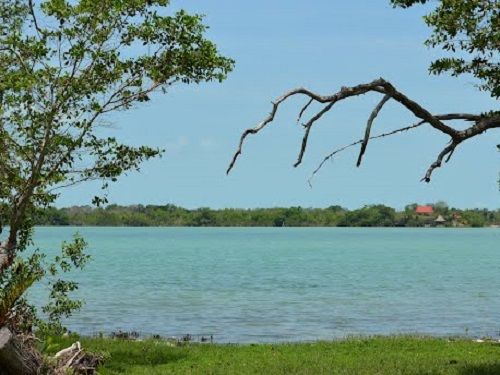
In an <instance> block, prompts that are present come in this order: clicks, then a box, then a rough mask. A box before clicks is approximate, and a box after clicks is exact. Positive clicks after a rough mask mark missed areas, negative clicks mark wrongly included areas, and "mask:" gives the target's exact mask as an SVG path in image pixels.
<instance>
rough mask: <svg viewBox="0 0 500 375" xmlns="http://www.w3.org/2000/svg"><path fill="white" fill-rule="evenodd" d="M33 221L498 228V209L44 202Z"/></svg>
mask: <svg viewBox="0 0 500 375" xmlns="http://www.w3.org/2000/svg"><path fill="white" fill-rule="evenodd" d="M33 219H34V223H35V225H38V226H93V227H105V226H108V227H407V228H414V227H459V228H462V227H477V228H480V227H500V209H494V210H488V209H477V208H476V209H457V208H453V207H448V206H447V205H446V203H444V202H438V203H436V204H434V205H425V206H419V205H417V204H416V203H414V204H410V205H407V206H406V207H405V209H404V210H402V211H397V210H395V209H394V208H392V207H388V206H385V205H382V204H376V205H369V206H364V207H362V208H359V209H355V210H348V209H346V208H344V207H341V206H339V205H335V206H330V207H327V208H304V207H274V208H254V209H241V208H225V209H217V210H216V209H210V208H206V207H204V208H197V209H186V208H183V207H178V206H175V205H172V204H167V205H162V206H158V205H147V206H144V205H133V206H118V205H109V206H107V207H104V208H103V207H99V208H96V207H91V206H74V207H67V208H55V207H50V208H47V209H45V210H42V211H39V212H38V213H37V215H36V216H35V217H34V218H33Z"/></svg>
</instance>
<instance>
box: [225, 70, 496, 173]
mask: <svg viewBox="0 0 500 375" xmlns="http://www.w3.org/2000/svg"><path fill="white" fill-rule="evenodd" d="M369 92H377V93H380V94H383V95H384V97H383V99H382V100H381V101H380V103H379V104H378V105H377V106H376V107H375V109H374V110H373V111H372V113H371V115H370V117H369V119H368V122H367V125H366V128H365V136H364V138H363V139H362V140H359V141H356V142H353V143H351V144H349V145H347V146H344V147H341V148H340V149H337V150H335V151H333V152H332V153H331V154H329V155H327V156H326V157H325V158H324V159H323V161H322V162H321V163H320V165H319V166H318V167H317V168H316V170H314V172H313V173H312V175H311V178H312V177H313V176H314V175H315V174H316V173H317V172H318V171H319V170H320V169H321V167H322V166H323V165H324V164H325V162H326V161H327V160H329V159H331V158H332V157H333V156H334V155H336V154H337V153H338V152H341V151H343V150H345V149H347V148H350V147H353V146H355V145H358V144H361V149H360V153H359V156H358V161H357V165H358V166H359V165H360V163H361V161H362V157H363V155H364V153H365V152H366V147H367V144H368V142H369V140H371V139H375V138H381V137H386V136H389V135H392V134H396V133H399V132H403V131H406V130H410V129H413V128H415V127H417V126H421V125H423V124H428V125H429V126H431V127H432V128H434V129H436V130H437V131H439V132H441V133H443V134H445V135H447V136H449V137H450V145H449V146H448V147H447V148H446V149H445V150H443V152H444V151H447V152H445V153H444V154H443V155H442V156H441V157H438V159H437V160H436V162H435V163H433V165H432V166H431V167H430V168H429V170H428V172H427V173H426V177H424V180H425V181H429V180H430V176H431V174H432V171H433V170H434V169H436V168H438V167H439V166H440V165H441V163H442V160H443V158H444V157H445V156H448V157H447V159H446V161H448V160H449V159H450V157H451V155H452V154H453V151H454V150H455V148H456V146H458V145H459V144H460V143H461V142H463V141H464V140H466V139H468V138H471V137H474V136H476V135H478V134H481V133H483V132H485V131H486V130H488V129H492V128H500V113H499V112H494V113H488V114H484V115H477V114H470V113H447V114H439V115H433V114H431V113H430V112H429V111H428V110H427V109H425V108H424V107H422V106H421V105H420V104H418V103H417V102H415V101H414V100H412V99H410V98H409V97H407V96H406V95H405V94H403V93H402V92H400V91H398V90H397V89H396V88H395V87H394V86H393V85H392V84H391V83H390V82H388V81H386V80H384V79H383V78H379V79H376V80H374V81H372V82H369V83H366V84H360V85H357V86H352V87H342V88H341V89H340V91H338V92H336V93H335V94H333V95H319V94H316V93H314V92H312V91H310V90H307V89H305V88H297V89H294V90H290V91H288V92H286V93H285V94H283V95H282V96H280V97H279V98H277V100H276V101H275V102H273V103H272V105H273V107H272V110H271V112H270V113H269V115H268V116H267V117H266V118H265V119H264V120H263V121H261V122H260V123H259V124H257V126H255V127H253V128H249V129H246V130H245V131H244V132H243V133H242V135H241V137H240V141H239V144H238V148H237V150H236V152H235V153H234V155H233V158H232V159H231V162H230V163H229V167H228V168H227V171H226V173H227V174H229V173H230V172H231V170H232V169H233V168H234V165H235V163H236V161H237V159H238V157H239V156H240V155H241V153H242V149H243V145H244V143H245V141H246V138H247V137H248V136H249V135H251V134H257V133H259V132H260V131H262V130H263V129H264V128H265V127H267V126H268V125H269V124H270V123H271V122H273V121H274V118H275V116H276V113H277V111H278V109H279V106H280V105H281V104H283V103H284V102H285V101H286V100H287V99H288V98H290V97H292V96H297V95H305V96H307V97H308V98H309V100H308V101H307V103H306V104H305V105H304V106H303V107H302V108H301V110H300V112H299V115H298V119H297V121H298V122H299V121H300V119H301V118H302V116H303V115H304V113H305V112H306V111H307V109H308V108H309V107H310V105H311V104H312V103H313V102H315V101H316V102H318V103H323V104H326V105H325V106H324V107H323V109H321V110H320V111H319V112H317V113H316V114H315V115H314V116H313V117H312V118H311V119H310V120H309V121H308V122H307V123H305V124H304V125H303V126H304V136H303V138H302V143H301V146H300V150H299V154H298V158H297V161H296V162H295V163H294V167H297V166H298V165H299V164H300V163H301V162H302V159H303V156H304V154H305V151H306V147H307V142H308V139H309V135H310V131H311V129H312V127H313V125H314V124H315V123H316V121H317V120H319V119H320V118H321V117H322V116H323V115H324V114H325V113H327V112H328V111H330V110H331V109H332V107H333V106H334V105H335V103H337V102H339V101H342V100H345V99H347V98H350V97H354V96H359V95H364V94H366V93H369ZM389 99H392V100H395V101H396V102H398V103H400V104H401V105H403V106H404V107H405V108H406V109H408V110H409V111H410V112H411V113H413V115H414V116H415V117H417V118H419V119H420V121H419V122H418V123H416V124H415V125H412V126H409V127H405V128H400V129H396V130H394V131H392V132H388V133H383V134H381V135H379V136H376V137H370V133H371V128H372V125H373V121H374V120H375V118H376V117H377V116H378V113H379V112H380V110H381V109H382V107H383V106H384V105H385V103H386V102H387V101H388V100H389ZM452 120H461V121H472V122H474V124H473V125H472V126H470V127H468V128H467V129H465V130H457V129H454V128H453V127H451V126H449V125H447V124H446V123H444V122H443V121H452ZM311 178H310V179H309V182H310V180H311Z"/></svg>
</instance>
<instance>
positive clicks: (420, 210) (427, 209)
mask: <svg viewBox="0 0 500 375" xmlns="http://www.w3.org/2000/svg"><path fill="white" fill-rule="evenodd" d="M415 213H416V214H419V215H432V214H433V213H434V207H432V206H431V205H427V206H417V207H415Z"/></svg>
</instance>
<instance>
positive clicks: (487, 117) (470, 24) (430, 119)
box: [227, 0, 500, 182]
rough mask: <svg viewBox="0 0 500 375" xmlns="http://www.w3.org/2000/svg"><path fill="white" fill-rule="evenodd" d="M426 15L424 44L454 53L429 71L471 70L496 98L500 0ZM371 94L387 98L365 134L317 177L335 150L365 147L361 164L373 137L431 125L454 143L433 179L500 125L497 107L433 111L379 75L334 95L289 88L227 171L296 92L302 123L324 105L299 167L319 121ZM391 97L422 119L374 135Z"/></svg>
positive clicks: (450, 3)
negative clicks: (301, 101)
mask: <svg viewBox="0 0 500 375" xmlns="http://www.w3.org/2000/svg"><path fill="white" fill-rule="evenodd" d="M428 2H430V1H429V0H391V3H392V5H393V6H394V7H402V8H408V7H411V6H413V5H415V4H424V3H428ZM424 19H425V22H426V23H427V25H429V26H430V27H431V28H432V30H433V32H432V34H431V36H430V37H429V38H428V39H427V41H426V42H425V43H426V44H427V45H428V46H431V47H441V48H442V49H443V50H444V51H446V52H447V53H449V57H445V58H440V59H437V60H436V61H434V62H432V64H431V66H430V69H429V70H430V72H431V73H433V74H441V73H443V72H449V73H451V74H452V75H453V76H458V75H462V74H470V75H472V76H473V77H475V78H476V80H477V87H478V88H479V89H480V90H485V91H488V92H489V93H490V94H491V96H492V97H494V98H498V97H499V96H500V63H499V60H498V56H499V54H498V49H499V48H500V6H499V3H498V1H497V0H441V1H439V2H437V6H436V7H435V9H434V10H433V11H432V12H430V13H429V14H428V15H427V16H425V18H424ZM372 92H373V93H379V94H381V95H382V98H381V100H380V102H379V103H378V104H377V105H376V107H375V108H374V109H373V111H372V112H371V114H370V116H369V118H368V121H367V124H366V129H365V134H364V136H363V138H362V139H360V140H358V141H354V142H352V143H351V144H349V145H346V146H344V147H342V148H340V149H337V150H334V151H333V152H332V153H330V154H329V155H327V156H326V157H325V158H324V159H323V161H322V162H321V163H320V164H319V166H318V167H317V168H316V170H315V171H314V172H313V174H312V176H314V175H315V174H316V173H317V172H318V171H319V170H320V169H321V168H322V167H323V165H324V164H325V163H326V161H327V160H329V159H331V158H333V157H334V156H335V155H336V154H338V153H339V152H342V151H344V150H345V149H347V148H350V147H353V146H357V145H360V151H359V156H358V160H357V166H358V167H359V166H360V164H361V162H362V158H363V155H364V154H365V152H366V149H367V146H368V143H369V141H370V140H373V139H378V138H382V137H386V136H391V135H394V134H397V133H401V132H405V131H409V130H412V129H415V128H417V127H420V126H424V125H426V126H430V127H432V128H433V129H434V130H435V131H436V132H439V133H443V134H444V135H446V136H447V137H449V143H448V144H447V145H446V146H445V147H444V148H443V150H442V151H441V152H440V153H439V155H438V156H437V158H436V161H435V162H433V163H432V164H431V165H430V166H429V168H428V169H427V172H426V173H425V175H424V177H423V178H422V180H423V181H426V182H430V180H431V175H432V173H433V171H434V170H435V169H436V168H439V167H440V166H441V165H442V163H443V161H444V162H448V161H449V160H450V158H451V156H452V154H453V152H454V151H455V149H456V148H457V147H458V146H459V145H460V144H462V143H463V142H464V141H466V140H468V139H470V138H473V137H476V136H478V135H480V134H482V133H484V132H486V131H487V130H490V129H494V128H499V127H500V112H499V111H495V110H492V111H490V112H487V113H479V114H472V113H459V112H454V113H445V114H433V113H431V112H429V111H428V110H427V109H425V108H424V107H423V106H422V105H420V104H419V103H418V102H416V101H415V100H413V99H411V98H409V97H408V96H406V95H405V94H404V93H402V92H401V91H399V90H398V89H397V88H396V86H394V85H393V84H392V83H390V82H388V81H387V80H385V79H383V78H378V79H376V80H374V81H372V82H369V83H363V84H360V85H357V86H352V87H342V88H341V90H340V91H338V92H336V93H334V94H331V95H320V94H317V93H315V92H312V91H311V90H308V89H306V88H303V87H300V88H296V89H293V90H290V91H288V92H286V93H284V94H283V95H282V96H280V97H279V98H277V99H276V100H275V101H274V102H273V106H272V110H271V113H270V114H269V116H267V117H266V118H265V119H264V120H263V121H262V122H260V123H259V124H257V126H255V127H253V128H249V129H247V130H245V131H244V132H243V134H242V135H241V138H240V142H239V146H238V148H237V150H236V152H235V154H234V156H233V159H232V160H231V162H230V164H229V167H228V169H227V173H229V172H230V171H231V169H232V168H233V167H234V165H235V163H236V160H237V159H238V157H239V156H240V155H241V153H242V149H243V145H244V142H245V140H246V138H247V137H248V136H249V135H252V134H256V133H259V132H260V131H261V130H262V129H264V128H265V127H266V126H268V125H269V124H270V123H271V122H272V121H273V120H274V118H275V115H276V113H277V111H278V109H279V107H280V105H281V104H283V103H284V102H285V101H287V100H288V99H289V98H291V97H295V96H305V97H306V98H307V102H306V104H305V105H304V106H303V107H302V108H301V109H300V112H299V115H298V120H297V122H300V121H301V118H302V117H303V115H304V114H305V113H306V111H307V110H308V108H309V106H310V105H311V104H313V103H319V104H323V107H322V109H321V110H320V111H318V112H317V113H315V114H313V115H312V116H311V117H310V119H309V120H308V121H306V122H305V123H304V124H303V125H302V126H303V127H304V136H303V138H302V144H301V147H300V150H299V154H298V158H297V161H296V162H295V164H294V167H297V166H298V165H300V164H301V162H302V158H303V156H304V153H305V151H306V148H307V143H308V139H309V134H310V132H311V129H312V128H313V126H314V124H315V123H316V122H317V121H318V120H320V119H321V118H322V117H323V115H324V114H325V113H327V112H329V111H330V110H331V109H332V108H333V107H334V105H335V104H337V103H338V102H341V101H343V100H346V99H349V98H352V97H356V96H359V95H364V94H367V93H372ZM390 100H394V101H396V102H398V103H399V104H401V105H402V106H404V107H405V108H406V109H408V110H409V111H410V112H411V113H412V114H413V115H414V116H415V117H416V118H417V119H418V122H416V123H415V124H413V125H409V126H405V127H401V128H399V129H396V130H394V131H391V132H387V133H382V134H379V135H375V136H373V135H372V133H371V130H372V126H373V122H374V120H375V119H376V117H377V116H378V114H379V112H380V111H381V110H382V108H383V107H384V105H385V104H386V103H387V102H388V101H390ZM452 120H461V121H465V122H467V123H469V124H470V125H469V126H468V127H467V128H466V129H464V130H458V129H456V128H454V127H452V126H451V125H449V124H448V123H447V122H448V121H452ZM312 176H311V177H312Z"/></svg>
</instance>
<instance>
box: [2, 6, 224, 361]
mask: <svg viewBox="0 0 500 375" xmlns="http://www.w3.org/2000/svg"><path fill="white" fill-rule="evenodd" d="M168 5H169V1H168V0H101V1H94V0H75V1H69V0H44V1H39V2H36V3H35V2H34V1H33V0H0V233H1V230H2V228H4V227H5V229H7V233H6V238H4V239H3V241H2V242H1V244H0V328H2V327H4V328H5V327H8V328H10V329H13V327H12V323H13V321H12V316H13V315H15V314H13V311H15V310H16V308H17V306H18V305H19V304H20V301H22V296H23V294H24V293H25V291H26V290H27V289H28V288H29V287H30V285H32V284H33V283H34V282H36V281H38V280H40V278H42V277H43V276H44V275H46V274H47V273H55V271H56V268H58V267H60V269H62V270H63V271H64V270H66V269H67V268H68V267H70V266H76V267H80V266H82V265H83V264H84V262H85V260H86V259H87V258H86V256H85V255H84V253H83V249H84V247H85V246H84V241H83V239H81V238H79V237H77V238H76V239H75V242H74V243H71V244H66V245H65V247H64V249H63V250H64V251H63V255H62V256H61V257H59V258H58V259H57V260H58V261H59V262H56V263H54V264H52V265H51V266H50V267H49V270H48V271H47V270H46V269H45V268H43V267H42V259H43V254H40V253H38V252H35V254H34V255H32V256H30V257H28V258H27V259H23V258H22V256H21V253H22V252H23V251H24V250H25V249H26V248H27V247H28V246H29V245H30V244H31V242H32V219H33V217H34V216H35V215H36V212H37V211H38V210H39V209H41V208H44V207H47V206H48V205H50V204H51V203H52V202H54V200H55V199H56V198H57V196H58V194H60V191H61V189H62V188H64V187H67V186H71V185H75V184H78V183H81V182H84V181H91V180H100V181H102V182H103V189H106V187H107V184H108V182H110V181H116V179H117V178H118V177H119V176H120V175H122V174H124V173H126V172H127V171H131V170H139V167H140V164H141V162H143V161H145V160H147V159H149V158H152V157H155V156H158V155H159V154H161V152H162V150H159V149H154V148H151V147H147V146H138V147H137V146H131V145H126V144H122V143H120V142H119V141H118V140H117V139H116V138H114V137H102V136H101V135H100V133H99V129H100V127H101V126H102V125H103V124H105V123H106V121H109V115H110V114H112V113H113V112H116V111H122V110H128V109H131V108H132V107H133V106H134V105H136V104H137V103H143V102H147V101H149V100H150V98H151V95H152V94H153V93H154V92H157V91H159V92H163V93H166V92H167V90H168V88H169V87H170V86H172V85H174V84H190V83H194V84H197V83H201V82H205V81H212V80H216V81H222V80H224V79H225V77H226V75H227V74H228V73H229V72H230V71H231V69H232V67H233V61H232V60H231V59H228V58H226V57H224V56H221V55H220V54H219V52H218V51H217V48H216V46H215V44H214V43H212V42H211V41H209V40H207V39H206V38H205V36H204V34H205V31H206V28H207V27H206V26H205V25H204V24H203V21H202V17H201V16H200V15H196V14H195V15H191V14H188V13H186V12H185V11H179V12H177V13H172V12H169V9H168ZM103 202H106V197H105V194H104V195H103V196H99V197H95V198H94V203H95V204H97V205H99V204H100V203H103ZM52 286H53V292H54V293H55V294H54V295H55V296H59V297H60V296H61V294H60V293H62V294H63V295H64V296H66V294H67V293H68V292H69V291H71V290H73V289H74V288H76V285H74V284H64V283H61V282H60V281H55V282H54V283H53V285H52ZM58 293H59V294H58ZM67 306H68V305H67ZM52 307H54V306H52ZM73 307H75V306H74V305H73ZM67 312H68V311H66V310H65V311H59V313H61V314H65V313H67ZM0 350H1V348H0ZM0 358H1V359H3V357H2V356H1V355H0ZM0 367H1V368H2V369H4V368H8V365H7V364H5V363H0Z"/></svg>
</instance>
